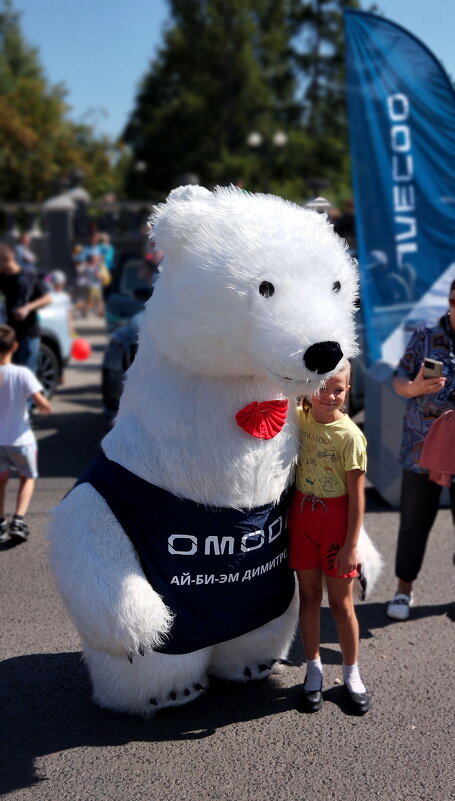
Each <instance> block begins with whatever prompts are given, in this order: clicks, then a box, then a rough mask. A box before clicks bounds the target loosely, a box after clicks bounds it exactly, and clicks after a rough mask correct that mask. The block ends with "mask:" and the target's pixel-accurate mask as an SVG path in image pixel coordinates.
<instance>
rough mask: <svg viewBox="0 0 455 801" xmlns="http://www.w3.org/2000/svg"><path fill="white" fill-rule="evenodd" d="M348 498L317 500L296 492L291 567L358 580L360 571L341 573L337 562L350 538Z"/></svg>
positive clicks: (291, 525) (290, 532)
mask: <svg viewBox="0 0 455 801" xmlns="http://www.w3.org/2000/svg"><path fill="white" fill-rule="evenodd" d="M347 526H348V496H347V495H340V496H339V497H338V498H316V497H315V496H314V495H309V494H305V495H304V494H302V493H301V492H299V491H298V490H296V491H295V495H294V498H293V500H292V503H291V510H290V512H289V523H288V527H289V553H290V558H289V567H292V568H293V569H294V570H314V569H318V568H319V569H321V570H322V572H323V573H325V575H326V576H334V577H335V578H354V577H355V576H358V572H357V570H352V571H351V572H350V573H343V574H341V575H339V574H338V567H336V565H335V560H336V556H337V553H338V551H339V550H340V548H341V546H342V545H343V544H344V541H345V539H346V531H347Z"/></svg>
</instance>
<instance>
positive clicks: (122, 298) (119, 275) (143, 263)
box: [106, 254, 159, 331]
mask: <svg viewBox="0 0 455 801" xmlns="http://www.w3.org/2000/svg"><path fill="white" fill-rule="evenodd" d="M158 276H159V270H158V267H157V266H156V264H155V263H154V262H152V261H151V260H150V259H149V258H148V255H143V256H142V255H140V254H139V255H138V254H124V255H123V256H122V258H121V260H120V262H119V264H118V265H117V267H116V269H115V272H114V276H113V280H112V284H111V286H110V287H109V294H108V296H107V298H106V324H107V328H108V330H109V331H115V330H116V329H117V328H119V327H120V326H123V325H126V324H127V323H129V321H130V320H131V318H132V317H134V315H135V314H138V313H139V312H140V311H141V310H142V309H143V307H144V303H145V301H146V300H148V298H149V297H150V296H151V295H152V294H153V289H154V285H155V283H156V280H157V278H158Z"/></svg>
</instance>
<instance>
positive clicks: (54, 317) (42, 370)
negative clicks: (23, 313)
mask: <svg viewBox="0 0 455 801" xmlns="http://www.w3.org/2000/svg"><path fill="white" fill-rule="evenodd" d="M50 295H51V296H52V297H53V298H54V297H55V298H56V293H55V292H50ZM56 300H57V298H56ZM38 315H39V319H40V326H41V346H40V355H39V363H38V378H39V380H40V381H41V383H42V385H43V387H44V391H45V394H46V395H47V397H48V398H51V397H52V395H53V394H54V392H55V390H56V389H57V386H58V384H59V381H60V378H61V376H62V373H63V370H64V368H65V366H66V365H67V363H68V361H69V358H70V355H71V343H72V340H71V333H70V327H69V320H68V312H67V309H66V307H62V306H61V305H60V304H59V303H58V302H55V303H50V304H49V306H45V307H44V308H43V309H40V310H39V312H38Z"/></svg>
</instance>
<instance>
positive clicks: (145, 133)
mask: <svg viewBox="0 0 455 801" xmlns="http://www.w3.org/2000/svg"><path fill="white" fill-rule="evenodd" d="M286 5H287V4H286V3H284V2H283V1H282V0H250V2H245V0H228V1H227V0H225V1H224V2H221V0H172V2H171V3H170V6H171V14H172V20H173V24H172V26H171V27H169V28H168V30H167V32H166V34H165V41H164V45H163V47H162V48H161V50H160V51H159V53H158V56H157V58H156V59H155V61H154V62H153V63H152V64H151V67H150V70H149V72H148V74H147V75H146V76H145V77H144V80H143V82H142V86H141V88H140V91H139V94H138V97H137V100H136V107H135V110H134V112H133V114H132V116H131V119H130V121H129V124H128V125H127V128H126V130H125V134H124V138H125V141H126V142H127V143H128V144H129V145H130V147H131V148H132V151H133V154H134V161H135V162H140V163H144V164H145V165H147V166H146V171H145V173H143V174H142V175H141V176H140V180H142V181H143V184H142V189H144V188H145V187H148V188H149V190H150V188H152V189H153V190H155V193H156V195H157V196H161V195H162V194H164V193H165V192H167V191H168V190H169V189H170V188H171V187H172V186H174V185H175V183H176V182H177V181H179V180H180V178H179V176H181V175H182V173H188V172H191V173H195V174H196V175H197V176H198V178H199V180H200V181H201V183H204V184H206V185H211V184H213V183H218V182H219V183H226V182H227V183H229V182H232V181H234V182H238V181H241V182H244V183H245V184H246V185H247V186H248V188H252V189H260V188H264V187H263V186H262V185H261V184H263V176H262V174H261V173H262V167H261V160H260V158H259V156H257V157H253V156H252V154H251V152H249V151H248V147H247V145H246V140H247V136H248V134H249V133H250V132H251V131H253V130H255V131H259V132H261V133H262V134H263V136H264V138H265V139H267V138H270V137H271V135H272V134H273V132H274V131H276V130H278V129H281V128H284V129H286V128H287V126H288V125H290V124H291V123H292V122H294V121H295V120H296V118H297V116H298V109H297V107H296V104H295V102H294V93H295V79H294V76H293V74H292V70H291V63H290V55H291V53H290V50H289V31H288V27H287V25H288V23H287V17H286ZM280 166H282V165H280V160H279V159H278V160H277V164H276V170H275V169H274V170H272V173H273V174H272V178H273V175H274V174H275V172H276V173H277V174H278V173H279V171H280ZM138 182H139V179H138V176H137V174H136V173H135V171H134V162H133V165H132V169H131V170H130V174H129V178H128V190H129V192H130V193H131V194H135V193H137V191H138Z"/></svg>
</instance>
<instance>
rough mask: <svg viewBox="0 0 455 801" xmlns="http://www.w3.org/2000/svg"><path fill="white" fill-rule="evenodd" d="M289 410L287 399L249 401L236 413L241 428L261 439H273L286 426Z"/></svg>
mask: <svg viewBox="0 0 455 801" xmlns="http://www.w3.org/2000/svg"><path fill="white" fill-rule="evenodd" d="M287 411H288V401H287V400H272V401H263V402H262V403H256V401H254V402H253V403H249V404H248V406H244V407H243V409H240V411H239V412H237V414H236V415H235V419H236V420H237V423H238V424H239V426H240V428H243V430H244V431H246V432H247V434H251V436H252V437H258V438H259V439H272V438H273V437H275V436H276V435H277V434H278V432H279V431H281V429H282V428H283V426H284V423H285V420H286V414H287Z"/></svg>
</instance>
